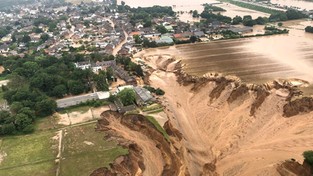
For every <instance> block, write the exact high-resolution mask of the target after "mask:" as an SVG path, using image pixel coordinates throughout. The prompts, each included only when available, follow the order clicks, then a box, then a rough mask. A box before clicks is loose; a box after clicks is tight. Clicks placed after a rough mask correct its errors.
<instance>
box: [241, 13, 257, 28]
mask: <svg viewBox="0 0 313 176" xmlns="http://www.w3.org/2000/svg"><path fill="white" fill-rule="evenodd" d="M242 24H243V25H244V26H254V25H255V24H256V22H255V20H253V19H252V17H251V15H246V16H244V17H243V20H242Z"/></svg>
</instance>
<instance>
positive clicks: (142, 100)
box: [134, 87, 155, 106]
mask: <svg viewBox="0 0 313 176" xmlns="http://www.w3.org/2000/svg"><path fill="white" fill-rule="evenodd" d="M134 90H135V92H136V103H137V105H140V106H142V105H146V104H149V102H154V101H155V99H154V97H153V96H152V95H151V93H150V92H149V91H148V90H147V89H145V88H142V87H134Z"/></svg>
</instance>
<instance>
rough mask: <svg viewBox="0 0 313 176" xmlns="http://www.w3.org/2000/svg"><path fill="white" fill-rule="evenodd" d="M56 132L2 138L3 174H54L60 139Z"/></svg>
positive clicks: (0, 169) (0, 152)
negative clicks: (56, 137) (58, 139)
mask: <svg viewBox="0 0 313 176" xmlns="http://www.w3.org/2000/svg"><path fill="white" fill-rule="evenodd" d="M55 135H56V133H55V132H43V133H37V134H32V135H25V136H14V137H4V138H2V139H1V146H0V154H1V155H2V156H4V158H3V161H2V162H1V164H0V173H2V174H3V175H12V176H13V175H29V176H31V175H43V176H44V175H54V172H55V164H54V159H55V157H56V154H57V145H58V143H57V142H58V141H57V140H53V139H52V138H53V136H55Z"/></svg>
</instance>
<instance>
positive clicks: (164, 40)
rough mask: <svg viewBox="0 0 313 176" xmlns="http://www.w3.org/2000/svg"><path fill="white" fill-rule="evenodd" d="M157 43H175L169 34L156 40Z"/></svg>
mask: <svg viewBox="0 0 313 176" xmlns="http://www.w3.org/2000/svg"><path fill="white" fill-rule="evenodd" d="M155 42H156V43H166V44H172V43H174V41H173V39H172V38H171V37H168V36H161V37H160V39H159V40H156V41H155Z"/></svg>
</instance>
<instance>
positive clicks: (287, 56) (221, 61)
mask: <svg viewBox="0 0 313 176" xmlns="http://www.w3.org/2000/svg"><path fill="white" fill-rule="evenodd" d="M307 25H313V22H312V21H292V22H288V23H286V24H285V26H286V27H288V28H290V30H291V31H290V33H289V34H284V35H276V36H269V37H258V38H248V39H239V40H227V41H216V42H209V43H198V44H191V45H178V46H172V47H166V48H162V49H160V48H159V49H149V50H146V51H144V52H143V53H139V55H140V54H143V55H153V54H156V53H158V54H160V53H161V54H169V55H175V56H176V57H177V58H178V59H182V62H183V63H184V64H185V65H186V66H185V70H186V71H187V72H188V73H190V74H193V75H198V76H201V75H203V74H205V73H208V72H219V73H223V74H225V75H235V76H238V77H240V78H241V79H242V80H243V81H245V82H252V83H264V82H267V81H271V80H273V79H279V78H299V79H304V80H308V81H310V82H311V83H313V34H309V33H305V32H304V30H303V29H304V27H305V26H307Z"/></svg>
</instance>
